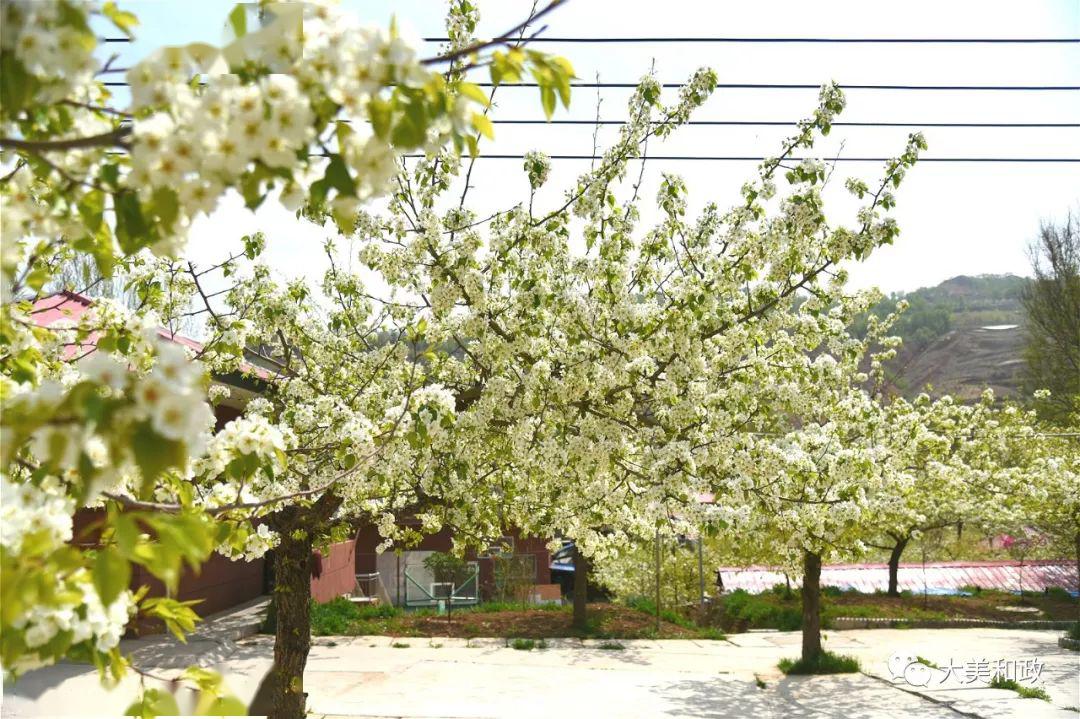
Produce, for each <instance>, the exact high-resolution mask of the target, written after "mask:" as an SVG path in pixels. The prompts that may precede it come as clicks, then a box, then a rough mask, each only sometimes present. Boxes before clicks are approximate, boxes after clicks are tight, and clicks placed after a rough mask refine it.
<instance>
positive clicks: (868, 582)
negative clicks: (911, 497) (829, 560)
mask: <svg viewBox="0 0 1080 719" xmlns="http://www.w3.org/2000/svg"><path fill="white" fill-rule="evenodd" d="M720 572H721V573H722V576H723V580H724V588H725V589H729V590H730V589H745V590H746V591H748V592H761V591H765V590H767V589H770V588H771V587H772V586H773V585H776V584H783V583H784V574H783V572H782V571H781V570H779V569H777V568H775V567H760V566H753V567H720ZM924 577H925V582H924ZM1022 577H1023V588H1024V591H1030V592H1042V591H1045V590H1046V589H1047V588H1048V587H1063V588H1065V589H1069V590H1075V589H1076V581H1077V575H1076V562H1075V561H1068V560H1064V559H1046V560H1031V561H1027V562H1024V566H1023V571H1022ZM898 580H899V583H900V589H901V590H905V589H907V590H910V591H912V592H921V591H923V586H924V583H925V586H926V587H927V589H960V588H961V587H965V586H975V587H979V588H981V589H1000V590H1003V591H1016V590H1019V589H1020V582H1021V567H1020V563H1019V562H1015V561H1011V560H1005V561H983V562H979V561H959V562H927V563H926V568H925V574H924V570H923V565H922V564H921V563H906V564H901V565H900V572H899V576H898ZM888 583H889V572H888V565H887V564H830V565H826V566H824V567H822V568H821V584H822V586H828V587H838V588H840V589H856V590H858V591H860V592H874V591H879V590H880V591H885V590H886V589H888Z"/></svg>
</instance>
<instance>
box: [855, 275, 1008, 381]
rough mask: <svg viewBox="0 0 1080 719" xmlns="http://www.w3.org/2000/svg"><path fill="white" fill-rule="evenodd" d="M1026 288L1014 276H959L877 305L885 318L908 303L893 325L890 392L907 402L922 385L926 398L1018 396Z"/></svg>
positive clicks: (896, 295)
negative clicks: (896, 343)
mask: <svg viewBox="0 0 1080 719" xmlns="http://www.w3.org/2000/svg"><path fill="white" fill-rule="evenodd" d="M1025 282H1026V280H1025V279H1024V278H1023V277H1016V276H1015V275H980V276H977V277H968V276H963V275H961V276H959V277H953V278H952V279H949V280H946V281H945V282H942V283H941V284H940V285H937V286H936V287H924V288H921V289H918V290H915V291H914V292H908V293H900V294H895V295H893V296H892V297H890V298H889V299H888V300H885V301H884V302H882V303H881V304H880V305H879V306H878V307H877V308H875V314H879V315H883V314H885V313H887V312H888V311H889V310H891V308H892V307H894V306H895V303H896V301H897V300H899V299H906V300H907V301H908V302H909V303H910V308H909V309H908V311H907V312H906V313H905V314H904V316H903V317H902V319H901V320H900V322H899V323H898V325H897V327H896V333H897V334H899V335H900V336H901V337H903V338H904V345H903V347H902V349H901V350H900V352H899V354H898V356H897V357H896V359H895V360H893V361H892V362H891V363H890V366H889V368H888V369H889V373H890V378H891V379H892V381H893V384H894V387H895V389H896V390H897V391H898V392H900V393H902V394H904V395H906V396H913V395H916V394H918V393H919V392H921V391H924V390H925V389H926V388H927V387H928V386H929V387H932V393H933V394H946V393H948V394H952V395H954V396H956V397H958V398H961V399H965V400H969V399H974V398H976V397H978V396H979V394H980V393H982V391H983V390H984V389H985V388H986V387H991V388H993V389H994V392H995V393H996V394H997V395H998V396H999V397H1017V396H1018V395H1019V392H1020V386H1021V384H1022V375H1023V369H1024V360H1023V352H1024V345H1025V332H1024V309H1023V306H1022V305H1021V303H1020V294H1021V292H1022V290H1023V287H1024V283H1025Z"/></svg>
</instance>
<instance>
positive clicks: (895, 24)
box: [109, 0, 1080, 291]
mask: <svg viewBox="0 0 1080 719" xmlns="http://www.w3.org/2000/svg"><path fill="white" fill-rule="evenodd" d="M343 5H344V6H345V7H346V8H349V9H352V10H354V11H356V12H358V13H360V14H361V15H362V16H363V17H364V18H365V19H366V20H369V21H372V22H378V23H383V24H385V23H386V22H387V21H388V20H389V18H390V16H391V15H392V14H395V15H396V16H397V18H398V20H399V23H401V24H402V25H404V26H405V27H406V28H410V29H411V30H412V31H413V32H414V33H415V34H416V36H418V37H419V36H427V35H441V34H442V32H443V30H442V18H443V15H444V13H445V5H444V3H442V2H439V1H437V0H411V1H408V2H377V1H370V2H358V1H357V2H345V3H343ZM479 5H480V8H481V14H482V21H481V33H480V34H481V35H493V34H495V33H497V32H499V31H500V30H503V29H505V28H507V27H509V26H511V25H513V24H515V23H516V22H517V21H518V20H520V19H522V18H523V17H524V16H525V15H526V14H527V12H528V9H529V7H530V5H531V3H530V2H523V1H522V0H513V1H511V0H503V1H502V2H492V1H491V0H487V1H484V0H481V1H480V2H479ZM123 6H125V7H129V8H131V9H133V10H134V11H135V12H136V13H137V14H138V15H139V16H140V18H141V20H142V25H141V27H140V29H139V31H138V41H137V42H135V43H132V44H131V45H130V46H118V45H112V46H110V47H109V49H118V50H120V51H121V52H122V62H121V63H120V64H128V63H130V62H131V61H133V60H134V59H137V58H138V57H141V56H142V55H144V54H145V53H146V52H148V51H149V50H150V49H153V48H154V47H157V46H160V45H163V44H182V43H187V42H193V41H197V40H201V41H209V42H219V41H221V39H222V28H223V24H224V18H225V15H226V14H227V12H228V10H229V9H230V7H231V4H230V3H227V2H222V1H219V0H184V1H177V0H159V1H156V2H149V1H143V2H127V3H123ZM546 22H547V24H548V25H549V29H548V31H547V33H546V34H547V35H549V36H553V37H557V36H594V35H596V36H612V37H617V36H719V35H722V36H827V37H860V36H862V37H1078V36H1080V2H1077V0H1042V1H1041V2H1038V1H1035V0H1032V1H1029V2H1024V3H1016V2H977V1H975V0H954V1H951V2H941V1H940V0H935V1H933V2H927V1H909V2H905V3H889V4H885V3H868V2H855V1H850V2H849V1H844V2H824V3H805V2H788V1H781V0H775V1H771V2H762V1H758V2H754V3H729V2H690V1H687V0H665V2H662V3H659V2H643V1H640V0H636V1H633V2H630V1H623V2H619V1H618V0H604V1H601V0H592V1H591V2H589V1H588V0H571V2H569V3H568V4H567V5H566V6H565V7H562V8H559V9H558V10H557V11H555V12H554V13H552V14H551V15H549V16H548V17H547V18H546ZM544 48H545V49H547V50H551V51H555V52H559V53H561V54H563V55H565V56H567V57H568V58H569V59H570V60H571V61H572V62H573V63H574V66H575V68H576V69H577V72H578V75H579V76H580V77H581V78H582V79H583V80H589V81H591V80H594V79H595V77H596V74H597V73H599V75H600V79H601V80H602V81H607V82H633V81H636V80H637V79H638V78H639V77H640V76H641V75H642V74H643V73H645V72H647V71H648V69H649V66H650V65H651V64H652V63H653V61H655V65H656V73H657V75H658V77H659V78H660V79H661V80H662V81H667V82H677V81H680V80H683V79H684V78H685V77H687V76H688V75H689V73H690V72H692V71H693V69H695V68H697V67H699V66H702V65H708V66H711V67H713V68H714V69H716V70H717V72H718V73H719V76H720V80H721V82H750V83H815V84H816V83H821V82H824V81H827V80H830V79H835V80H837V81H838V82H840V83H841V84H844V83H853V84H867V83H871V84H924V85H931V84H950V85H959V84H963V85H990V84H995V85H1080V45H1076V44H1071V45H712V44H689V45H682V44H654V45H642V44H632V45H631V44H627V45H618V44H616V45H610V44H605V45H580V44H549V45H545V46H544ZM431 49H434V48H433V46H431ZM534 92H535V91H533V90H528V89H512V88H507V89H503V90H500V91H499V94H498V96H497V98H496V101H497V105H498V108H497V111H496V113H495V117H496V118H497V119H498V118H503V119H520V118H534V117H537V116H538V115H539V114H540V107H539V102H538V100H537V98H536V97H535V95H534V94H533V93H534ZM672 92H673V91H672ZM602 93H603V95H602V105H601V114H602V115H603V116H604V117H605V118H610V119H617V118H620V117H623V116H625V99H626V97H627V91H625V90H619V89H608V90H603V91H602ZM814 97H815V93H814V91H809V90H780V91H749V90H720V91H718V92H717V93H716V95H714V97H713V98H712V99H711V100H710V101H709V102H708V103H707V105H706V106H705V107H703V108H702V110H701V111H700V112H699V114H698V115H697V116H696V117H697V119H744V120H745V119H754V120H790V119H795V118H799V117H802V116H805V115H806V114H807V113H808V112H809V111H810V110H811V109H812V107H813V103H814ZM596 100H597V97H596V91H595V90H587V89H583V90H579V91H577V92H576V93H575V95H574V98H573V103H572V106H571V108H570V111H569V112H568V113H562V114H561V115H560V116H561V117H575V118H592V117H593V116H594V115H595V112H596ZM842 119H845V120H859V121H875V120H876V121H882V120H884V121H917V122H943V121H944V122H950V121H956V122H960V121H974V122H996V121H1000V122H1073V123H1075V122H1078V121H1080V92H1046V93H1010V92H963V93H949V92H925V91H923V92H899V91H896V92H894V91H869V90H868V91H856V90H853V91H851V92H849V93H848V109H847V111H846V112H845V113H844V115H843V118H842ZM496 130H497V137H496V140H495V142H494V143H489V144H487V145H486V146H485V147H484V148H482V151H487V152H492V153H520V152H524V151H526V150H531V149H542V150H544V151H546V152H549V153H551V154H557V153H585V154H587V153H588V152H590V151H591V149H592V128H591V127H588V126H506V125H502V126H498V127H497V128H496ZM910 131H911V130H910V129H908V128H837V129H836V130H834V132H833V135H832V136H830V138H829V139H828V142H827V143H823V144H822V145H821V146H820V149H819V152H820V154H821V156H823V157H830V158H831V157H833V156H835V155H836V154H837V153H838V152H840V154H841V156H844V155H849V156H859V155H871V156H886V155H892V154H895V153H897V152H899V151H900V149H902V147H903V143H904V139H905V137H906V134H907V133H908V132H910ZM614 132H615V129H614V128H612V127H607V128H605V132H603V133H602V134H601V141H603V140H604V138H605V136H606V137H608V138H610V137H612V136H613V134H614ZM787 132H788V129H787V128H777V127H741V128H740V127H715V126H714V127H691V128H685V129H683V130H682V131H680V132H679V133H678V134H677V135H676V136H675V137H673V138H672V139H671V140H669V141H668V142H667V143H665V145H664V146H663V147H662V148H661V147H659V146H653V147H651V148H650V152H653V153H657V154H667V155H685V154H697V155H701V154H706V155H725V154H727V155H761V154H771V153H772V152H773V151H774V150H775V148H776V147H777V146H778V144H779V141H780V139H781V138H782V137H783V136H784V135H785V134H786V133H787ZM925 134H926V135H927V138H928V140H929V143H930V149H929V151H928V153H927V156H933V155H938V156H1071V157H1078V156H1080V130H1078V129H1076V128H1068V129H955V128H930V129H927V130H926V131H925ZM841 146H842V150H841ZM582 169H584V163H581V162H576V161H562V162H557V163H556V166H555V168H554V170H553V172H552V177H551V180H550V181H549V183H548V185H547V186H546V187H545V190H544V191H543V192H542V194H541V196H540V197H539V201H540V202H541V204H543V203H545V202H546V203H554V202H556V201H557V200H558V199H559V198H560V197H561V195H562V189H563V188H565V187H567V186H569V185H570V184H571V182H572V181H573V179H574V177H576V175H577V174H578V173H579V172H581V171H582ZM753 169H754V167H753V164H752V163H701V162H699V163H688V162H681V163H679V162H669V163H664V162H659V161H657V162H650V163H649V164H648V165H647V169H646V182H645V186H644V188H643V193H644V196H645V197H647V198H651V197H652V195H653V194H654V193H655V188H656V185H657V183H658V181H659V177H660V173H661V172H662V171H667V172H676V173H679V174H682V175H683V176H684V177H685V178H686V179H687V183H688V185H689V187H690V189H691V205H692V207H700V206H701V205H702V204H704V203H705V202H707V201H716V202H718V203H719V204H720V205H721V206H727V205H729V204H731V203H732V202H733V201H734V200H735V199H736V198H737V195H736V193H737V190H738V187H739V186H740V185H741V184H742V182H743V180H744V179H745V178H746V177H748V176H749V175H750V173H752V172H753ZM878 172H879V168H878V167H877V166H876V165H871V164H864V163H859V164H855V163H848V164H841V165H840V167H839V169H838V170H837V174H838V175H840V176H847V175H851V174H855V175H859V176H862V177H865V178H867V179H868V180H872V179H873V178H874V177H876V176H877V174H878ZM635 174H636V173H635ZM834 184H835V185H836V186H837V189H839V187H840V185H841V183H840V182H834ZM473 185H474V189H473V190H472V191H471V194H470V200H471V203H472V204H473V206H474V208H475V209H476V210H477V211H478V212H481V213H483V212H484V211H485V210H495V209H500V208H502V207H505V206H507V205H508V204H513V203H515V202H517V201H519V200H520V199H521V198H522V197H524V196H525V193H526V192H527V183H526V181H525V179H524V176H523V174H522V173H521V172H520V171H519V163H518V162H516V161H509V160H494V159H493V160H487V161H481V162H479V163H478V167H477V170H476V171H475V172H474V175H473ZM829 200H830V201H835V202H834V204H833V205H832V207H833V208H835V212H832V213H831V217H832V218H833V219H834V220H835V221H838V222H839V221H844V220H847V219H848V218H850V214H851V211H852V210H853V205H852V204H851V203H850V202H849V201H848V200H847V199H846V198H845V197H844V196H843V194H842V192H838V193H837V194H836V195H835V197H833V196H830V197H829ZM1078 206H1080V164H1071V165H1069V164H1040V165H1025V164H989V165H976V164H956V165H953V164H934V163H923V164H921V165H919V166H917V167H916V168H915V170H914V171H913V172H912V174H911V175H910V178H909V180H908V181H907V182H906V183H905V184H904V186H903V187H902V188H901V190H900V193H899V207H898V208H897V211H896V217H897V219H898V221H899V223H900V226H901V229H902V234H901V236H900V239H899V240H898V241H897V243H896V245H895V246H893V247H888V248H883V249H882V250H880V251H879V252H878V253H875V255H874V256H873V257H871V259H869V260H868V261H866V262H864V263H860V264H858V265H856V266H853V267H851V273H852V278H853V282H854V284H856V285H858V286H867V285H875V284H876V285H878V286H880V287H882V288H883V289H885V290H887V291H893V290H907V289H914V288H916V287H919V286H925V285H930V284H936V283H937V282H940V281H941V280H943V279H946V278H948V277H952V276H954V275H957V274H978V273H984V272H995V273H1003V272H1014V273H1018V274H1024V273H1026V272H1027V262H1026V259H1025V254H1024V248H1025V245H1026V243H1027V241H1028V240H1029V239H1030V238H1031V237H1032V236H1033V235H1034V234H1035V232H1036V230H1037V227H1038V224H1039V221H1040V219H1044V218H1054V217H1060V216H1061V215H1063V214H1064V213H1065V212H1066V211H1067V210H1068V209H1069V208H1070V207H1074V208H1076V207H1078ZM643 215H644V220H645V222H648V220H649V219H650V217H651V216H652V214H651V213H650V212H648V211H646V212H644V213H643ZM195 229H196V232H195V233H194V235H193V240H192V242H193V245H192V249H193V252H194V253H195V255H196V256H197V257H201V258H205V259H206V260H210V259H212V258H213V257H214V256H216V255H217V253H218V252H219V251H220V250H221V249H223V243H228V242H231V241H233V240H234V239H235V238H236V237H239V236H240V235H243V234H247V233H249V232H252V231H255V230H259V229H261V230H263V231H265V232H266V233H267V235H268V237H269V240H270V242H269V245H270V251H269V255H268V258H269V261H270V263H271V264H272V265H273V266H275V267H276V268H278V271H279V272H281V273H282V274H283V275H285V276H294V275H297V274H308V275H314V274H321V272H322V267H323V265H322V262H321V259H320V255H319V253H318V251H317V249H316V248H317V243H318V242H319V241H320V239H321V238H322V237H324V236H325V235H326V234H327V233H326V231H324V230H322V229H320V228H314V227H312V226H310V225H304V224H303V223H299V222H297V221H296V220H295V219H294V218H292V216H291V215H288V214H287V213H284V212H282V211H280V210H274V209H272V208H267V209H266V210H262V211H260V212H259V213H257V214H255V215H253V214H251V213H249V212H247V211H245V210H243V208H242V207H240V203H239V202H236V201H235V200H234V201H230V202H226V203H224V204H223V206H222V208H220V209H219V210H218V212H217V213H216V214H215V216H214V217H212V218H210V219H209V220H208V221H204V222H200V223H199V224H198V225H197V227H196V228H195Z"/></svg>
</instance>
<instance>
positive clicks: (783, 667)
mask: <svg viewBox="0 0 1080 719" xmlns="http://www.w3.org/2000/svg"><path fill="white" fill-rule="evenodd" d="M777 667H779V669H780V671H782V672H783V673H784V674H851V673H853V672H857V671H859V660H858V659H856V658H855V657H849V656H846V655H843V654H833V653H832V652H822V653H821V654H819V655H818V656H817V658H816V659H814V660H811V661H805V660H803V659H802V658H801V657H800V658H799V659H781V660H780V663H779V664H777Z"/></svg>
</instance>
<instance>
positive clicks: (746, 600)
mask: <svg viewBox="0 0 1080 719" xmlns="http://www.w3.org/2000/svg"><path fill="white" fill-rule="evenodd" d="M721 602H722V606H723V613H724V624H725V626H732V627H736V628H739V627H740V626H741V625H745V627H747V628H750V629H779V630H781V631H795V630H796V629H801V628H802V610H801V609H800V608H798V607H796V606H784V604H783V603H782V600H781V599H780V597H778V596H777V595H776V594H773V593H766V594H750V593H749V592H747V591H746V590H744V589H736V590H735V591H733V592H732V593H731V594H727V595H725V596H724V597H723V599H722V600H721Z"/></svg>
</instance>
